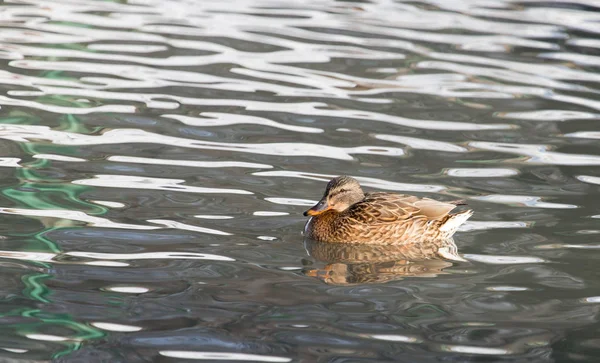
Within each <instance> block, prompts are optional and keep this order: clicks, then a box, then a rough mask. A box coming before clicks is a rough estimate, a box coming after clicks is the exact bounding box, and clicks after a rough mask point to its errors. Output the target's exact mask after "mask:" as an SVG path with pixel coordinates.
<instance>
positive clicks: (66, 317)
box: [0, 74, 108, 358]
mask: <svg viewBox="0 0 600 363" xmlns="http://www.w3.org/2000/svg"><path fill="white" fill-rule="evenodd" d="M51 76H59V75H58V74H54V75H51ZM45 101H47V102H49V103H52V104H60V105H69V106H73V102H71V101H70V100H69V99H58V98H57V97H53V98H51V99H50V98H49V99H47V100H45ZM58 101H60V102H58ZM78 106H79V107H88V106H89V104H84V103H81V104H80V105H78ZM58 121H59V124H58V125H57V127H54V128H53V129H54V130H57V129H59V130H61V131H66V132H77V133H90V132H93V131H90V130H89V129H87V128H86V127H85V125H84V124H83V123H82V122H81V121H80V120H79V119H78V118H77V117H75V116H73V115H63V116H61V117H60V118H59V119H58ZM40 123H41V120H40V119H39V118H38V117H35V116H32V115H29V114H27V113H24V112H13V113H11V115H10V116H9V117H5V118H2V119H0V124H16V125H39V124H40ZM18 145H19V146H20V148H21V149H22V151H23V153H24V154H25V155H29V156H30V157H31V159H30V161H28V162H26V163H21V166H22V167H21V168H15V169H14V173H15V178H16V179H17V181H18V182H17V183H16V184H13V185H10V186H7V187H5V188H3V189H2V190H0V192H1V193H2V195H3V196H4V197H6V198H8V199H9V200H10V201H12V202H13V203H14V207H15V208H22V209H32V210H71V211H80V212H84V213H86V214H90V215H102V214H105V213H106V212H107V211H108V208H106V207H104V206H100V205H97V204H94V203H91V202H88V201H86V200H85V199H83V198H81V197H80V196H81V195H82V194H83V193H85V192H88V191H90V190H93V187H89V186H85V185H76V184H73V183H71V181H70V180H69V179H68V176H65V177H63V176H62V174H61V176H59V177H56V176H54V175H56V174H55V173H49V172H48V169H50V168H51V166H52V161H51V160H47V159H37V158H33V156H35V155H38V154H56V155H66V156H78V155H77V148H75V147H72V146H66V145H56V144H52V143H51V142H43V141H36V142H20V143H18ZM20 218H36V219H39V220H40V222H41V223H42V224H43V227H42V229H41V230H38V231H35V232H30V233H19V232H13V233H10V235H11V236H12V237H18V238H19V239H22V240H23V241H24V242H25V243H24V244H23V245H22V247H20V248H19V249H20V250H22V251H27V250H31V251H38V252H39V251H46V252H53V253H60V252H61V248H60V246H59V245H58V244H57V243H56V242H55V241H53V240H52V239H50V238H49V237H48V236H50V235H51V234H50V233H49V232H52V231H55V230H58V229H63V228H65V225H67V226H68V228H73V227H74V226H73V222H72V221H71V220H68V219H64V218H61V217H60V216H56V217H29V216H20ZM31 262H32V263H34V264H36V265H38V266H40V267H42V268H43V269H44V270H47V271H51V270H52V268H53V267H52V264H51V263H46V262H40V261H31ZM52 278H53V274H49V273H30V274H27V275H24V276H22V277H21V281H22V283H23V285H24V288H23V290H22V295H23V296H24V297H25V298H27V299H30V300H33V301H35V302H37V304H38V306H37V307H36V308H35V309H32V308H20V309H16V310H12V311H9V312H7V313H4V314H0V316H22V317H27V318H33V319H35V320H37V321H35V322H31V320H28V321H27V322H23V323H17V324H12V325H11V324H6V325H4V326H3V330H4V329H15V330H16V333H17V334H18V335H21V336H27V335H30V334H38V335H39V334H42V335H43V334H50V335H53V333H52V332H59V333H57V334H56V335H57V336H58V337H64V338H65V339H64V340H63V341H52V342H49V343H51V344H52V345H55V346H57V347H59V348H58V351H56V350H55V351H54V353H51V354H52V357H53V358H58V357H61V356H64V355H67V354H70V353H72V352H73V351H75V350H78V349H79V348H80V347H81V345H82V344H83V343H84V342H85V341H87V340H91V339H99V338H103V337H105V336H106V335H107V333H105V332H104V331H102V330H99V329H96V328H94V327H91V326H89V325H87V324H85V323H80V322H77V321H75V319H76V317H74V316H73V315H71V314H58V313H54V312H48V311H44V310H43V308H41V309H40V308H39V306H43V305H51V304H53V302H52V300H51V295H52V289H50V288H49V287H48V286H47V284H46V281H47V280H50V279H52ZM40 303H41V304H43V305H40ZM30 339H31V338H30ZM42 340H43V339H42ZM49 354H50V353H49Z"/></svg>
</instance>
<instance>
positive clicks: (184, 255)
mask: <svg viewBox="0 0 600 363" xmlns="http://www.w3.org/2000/svg"><path fill="white" fill-rule="evenodd" d="M61 256H71V257H84V258H90V259H96V260H99V261H72V260H68V261H61V260H58V259H57V258H59V257H61ZM0 258H11V259H15V260H29V261H40V262H52V263H62V264H87V265H95V266H117V267H121V266H127V264H124V263H114V262H113V261H112V260H152V259H168V260H212V261H235V259H233V258H229V257H226V256H220V255H214V254H209V253H192V252H146V253H95V252H79V251H71V252H66V253H62V254H56V253H47V252H21V251H0ZM105 260H109V261H105Z"/></svg>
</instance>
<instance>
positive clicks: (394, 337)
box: [363, 334, 423, 343]
mask: <svg viewBox="0 0 600 363" xmlns="http://www.w3.org/2000/svg"><path fill="white" fill-rule="evenodd" d="M363 335H364V336H366V337H370V338H373V339H377V340H385V341H388V342H402V343H422V342H423V340H422V339H419V338H417V337H411V336H408V335H400V334H373V335H367V334H363Z"/></svg>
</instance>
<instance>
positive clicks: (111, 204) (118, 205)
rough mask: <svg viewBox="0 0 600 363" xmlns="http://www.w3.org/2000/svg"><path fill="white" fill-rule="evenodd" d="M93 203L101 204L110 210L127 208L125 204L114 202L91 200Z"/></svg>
mask: <svg viewBox="0 0 600 363" xmlns="http://www.w3.org/2000/svg"><path fill="white" fill-rule="evenodd" d="M90 202H92V203H96V204H100V205H103V206H105V207H109V208H123V207H125V204H124V203H119V202H113V201H108V200H90Z"/></svg>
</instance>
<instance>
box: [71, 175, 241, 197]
mask: <svg viewBox="0 0 600 363" xmlns="http://www.w3.org/2000/svg"><path fill="white" fill-rule="evenodd" d="M72 183H73V184H78V185H89V186H95V187H108V188H129V189H142V190H143V189H153V190H168V191H171V192H185V193H224V194H253V193H252V192H249V191H247V190H241V189H224V188H203V187H194V186H190V185H181V183H185V180H183V179H165V178H150V177H138V176H129V175H102V174H101V175H95V176H94V178H93V179H79V180H73V181H72Z"/></svg>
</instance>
